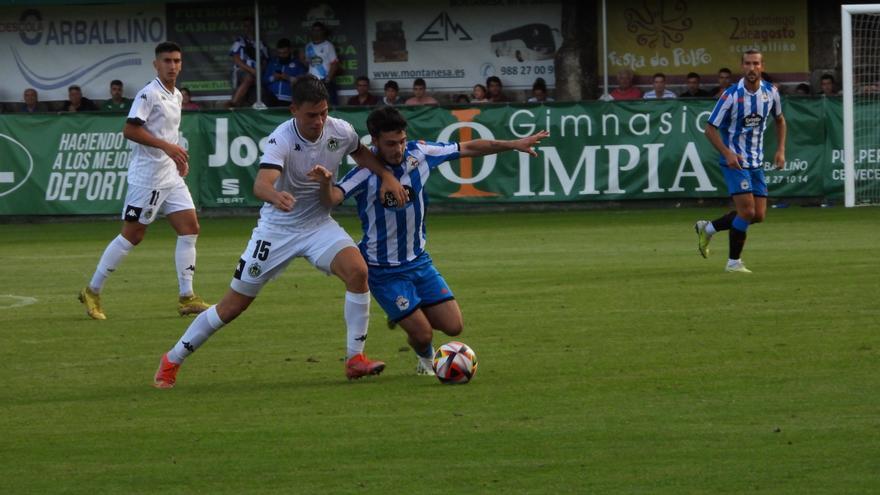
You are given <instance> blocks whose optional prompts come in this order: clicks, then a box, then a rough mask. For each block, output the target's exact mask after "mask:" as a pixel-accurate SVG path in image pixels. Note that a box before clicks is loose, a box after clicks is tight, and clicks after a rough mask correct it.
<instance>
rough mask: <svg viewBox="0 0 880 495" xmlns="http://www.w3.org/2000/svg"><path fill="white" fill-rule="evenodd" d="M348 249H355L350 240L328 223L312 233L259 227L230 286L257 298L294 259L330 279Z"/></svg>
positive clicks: (334, 225) (339, 229) (336, 227)
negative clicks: (335, 260) (332, 265)
mask: <svg viewBox="0 0 880 495" xmlns="http://www.w3.org/2000/svg"><path fill="white" fill-rule="evenodd" d="M347 247H356V245H355V243H354V241H353V240H352V239H351V236H350V235H348V233H347V232H346V231H345V230H344V229H343V228H342V227H340V226H339V224H338V223H336V221H335V220H333V219H329V220H328V221H326V222H324V223H322V224H321V225H319V226H317V227H315V228H314V229H311V230H304V231H301V232H289V231H284V230H280V229H276V228H272V227H271V226H268V225H261V224H258V225H257V227H256V228H255V229H254V231H253V234H252V235H251V240H250V242H248V245H247V248H245V250H244V253H242V254H241V259H239V260H238V267H237V268H236V270H235V274H234V275H233V277H232V283H230V284H229V286H230V287H232V289H233V290H234V291H236V292H238V293H240V294H244V295H246V296H250V297H256V296H257V293H259V292H260V289H262V288H263V286H264V285H266V284H267V283H268V282H269V281H270V280H272V279H274V278H275V277H277V276H278V275H281V274H282V273H283V272H284V269H285V268H287V265H289V264H290V262H291V261H293V259H294V258H296V257H302V258H305V259H307V260H308V261H309V263H311V264H312V266H314V267H315V268H317V269H319V270H321V271H322V272H324V273H326V274H327V275H330V263H332V262H333V258H335V257H336V255H337V254H338V253H339V252H340V251H342V250H343V249H345V248H347Z"/></svg>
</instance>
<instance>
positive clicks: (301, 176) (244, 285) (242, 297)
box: [153, 76, 406, 388]
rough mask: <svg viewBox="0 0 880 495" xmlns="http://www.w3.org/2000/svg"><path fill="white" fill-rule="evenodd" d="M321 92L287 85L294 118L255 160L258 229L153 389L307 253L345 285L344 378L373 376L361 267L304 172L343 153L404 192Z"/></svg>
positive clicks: (172, 377)
mask: <svg viewBox="0 0 880 495" xmlns="http://www.w3.org/2000/svg"><path fill="white" fill-rule="evenodd" d="M328 100H329V96H328V95H327V89H326V87H325V86H324V84H323V83H322V82H321V81H319V80H318V79H315V78H314V77H311V76H305V77H301V78H299V79H297V80H296V82H294V84H293V89H292V101H293V104H292V105H291V107H290V108H291V111H292V112H293V118H292V119H290V120H288V121H286V122H284V123H283V124H281V125H279V126H278V127H277V128H276V129H275V130H274V131H273V132H272V134H270V135H269V140H268V141H267V143H266V147H265V149H264V151H263V156H262V157H261V158H260V170H259V172H257V177H256V179H255V180H254V196H256V197H257V198H260V199H262V200H263V201H265V204H264V205H263V208H262V209H261V210H260V218H259V220H258V221H257V227H256V228H255V229H254V230H253V233H252V234H251V239H250V242H248V245H247V247H246V248H245V250H244V252H243V253H242V255H241V258H240V259H239V260H238V266H237V269H236V270H235V273H234V275H233V277H232V282H231V283H230V288H229V290H228V291H226V295H224V296H223V299H222V300H221V301H220V302H219V303H217V304H215V305H213V306H211V307H210V308H208V309H207V310H206V311H205V312H204V313H202V314H200V315H199V316H198V317H197V318H196V319H195V320H194V321H193V322H192V324H191V325H190V326H189V328H187V329H186V331H185V332H184V334H183V336H181V337H180V339H179V340H178V341H177V343H176V344H175V345H174V346H173V347H172V348H171V349H170V350H169V351H168V352H167V353H165V354H163V355H162V358H161V360H160V364H159V369H158V371H156V374H155V376H154V378H153V385H154V386H155V387H157V388H171V387H173V386H174V384H175V382H176V380H177V373H178V371H179V369H180V366H181V364H182V363H183V361H184V360H185V359H186V358H187V357H188V356H189V355H190V354H192V353H193V352H195V351H196V349H198V348H199V347H200V346H201V345H202V344H204V343H205V342H206V341H207V340H208V339H209V338H210V337H211V335H213V334H214V333H215V332H217V330H220V329H221V328H222V327H223V326H225V325H226V324H228V323H230V322H232V320H234V319H235V318H237V317H238V315H240V314H241V313H242V312H244V311H245V310H246V309H247V308H248V307H249V306H250V304H251V303H252V302H253V301H254V299H256V297H257V294H258V293H259V292H260V290H262V288H263V287H264V286H265V285H266V284H267V283H269V281H271V280H272V279H274V278H275V277H277V276H279V275H281V274H282V273H283V272H284V270H285V269H286V268H287V266H288V265H289V264H290V263H291V262H292V261H293V259H294V258H300V257H301V258H305V259H306V260H308V262H309V263H310V264H311V265H312V266H314V267H315V268H318V269H319V270H321V271H322V272H324V273H326V274H327V275H331V274H332V275H336V276H337V277H339V279H340V280H342V282H343V283H344V284H345V299H344V302H343V314H344V317H345V325H346V330H347V332H346V335H347V341H346V342H347V345H346V351H347V360H346V362H345V375H346V376H347V377H348V378H349V379H354V378H360V377H363V376H366V375H376V374H379V373H381V372H382V370H383V369H384V368H385V363H383V362H381V361H373V360H370V359H368V358H367V357H366V355H364V344H365V343H366V340H367V326H368V324H369V321H370V290H369V286H368V285H367V265H366V264H365V263H364V259H363V257H361V255H360V253H359V252H358V249H357V246H356V245H355V243H354V241H353V240H352V239H351V236H349V235H348V234H347V233H346V232H345V230H343V229H342V227H340V226H339V224H338V223H336V221H335V220H333V218H331V217H330V210H331V209H330V207H327V206H324V205H323V204H322V203H321V201H320V193H319V187H318V184H315V183H314V182H313V181H311V180H310V179H309V177H308V176H307V174H308V173H309V172H310V171H311V170H312V168H313V167H314V166H315V164H317V163H321V164H324V165H326V166H327V168H329V169H330V170H331V175H332V174H335V173H336V170H337V169H338V168H339V164H340V162H341V161H342V160H343V159H344V158H345V156H346V155H351V157H352V158H353V159H354V161H355V162H356V163H357V164H358V165H360V166H365V167H370V168H371V169H373V170H375V171H376V172H377V173H380V174H382V177H381V181H382V190H383V193H386V192H387V193H388V194H390V195H391V196H392V197H394V198H397V199H396V200H398V201H404V200H405V197H406V191H405V190H404V189H403V187H402V186H401V185H400V182H399V181H398V180H397V179H396V178H395V177H394V175H393V174H391V172H389V171H387V170H385V169H384V168H383V167H382V164H381V163H380V162H379V160H378V159H377V158H376V156H375V155H373V154H372V153H370V150H368V149H367V147H366V146H364V145H362V144H361V142H360V138H359V137H358V135H357V133H356V132H355V131H354V128H353V127H352V126H351V124H349V123H348V122H346V121H344V120H342V119H336V118H333V117H329V116H328V109H329V106H328Z"/></svg>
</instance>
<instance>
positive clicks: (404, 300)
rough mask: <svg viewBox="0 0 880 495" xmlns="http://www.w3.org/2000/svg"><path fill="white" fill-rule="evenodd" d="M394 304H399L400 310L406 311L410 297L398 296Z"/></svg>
mask: <svg viewBox="0 0 880 495" xmlns="http://www.w3.org/2000/svg"><path fill="white" fill-rule="evenodd" d="M394 304H396V305H397V308H398V309H399V310H401V311H406V308H408V307H409V299H407V298H405V297H403V296H397V299H395V300H394Z"/></svg>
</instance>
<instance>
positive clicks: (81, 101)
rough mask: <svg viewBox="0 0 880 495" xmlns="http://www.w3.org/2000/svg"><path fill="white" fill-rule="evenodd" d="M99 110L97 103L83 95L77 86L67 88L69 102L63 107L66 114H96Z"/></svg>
mask: <svg viewBox="0 0 880 495" xmlns="http://www.w3.org/2000/svg"><path fill="white" fill-rule="evenodd" d="M97 109H98V107H97V106H96V105H95V103H94V102H93V101H92V100H90V99H88V98H86V97H84V96H83V95H82V89H80V87H79V86H77V85H76V84H74V85H72V86H70V87H69V88H67V101H65V102H64V104H63V105H62V106H61V110H62V111H64V112H94V111H96V110H97Z"/></svg>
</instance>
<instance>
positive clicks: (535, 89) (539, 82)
mask: <svg viewBox="0 0 880 495" xmlns="http://www.w3.org/2000/svg"><path fill="white" fill-rule="evenodd" d="M548 101H553V98H550V97H548V96H547V82H546V81H544V78H543V77H539V78H537V79H535V82H534V84H532V96H531V97H529V100H528V102H529V103H545V102H548Z"/></svg>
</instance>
